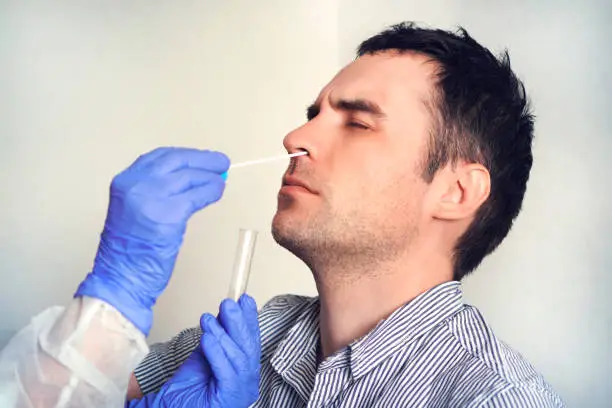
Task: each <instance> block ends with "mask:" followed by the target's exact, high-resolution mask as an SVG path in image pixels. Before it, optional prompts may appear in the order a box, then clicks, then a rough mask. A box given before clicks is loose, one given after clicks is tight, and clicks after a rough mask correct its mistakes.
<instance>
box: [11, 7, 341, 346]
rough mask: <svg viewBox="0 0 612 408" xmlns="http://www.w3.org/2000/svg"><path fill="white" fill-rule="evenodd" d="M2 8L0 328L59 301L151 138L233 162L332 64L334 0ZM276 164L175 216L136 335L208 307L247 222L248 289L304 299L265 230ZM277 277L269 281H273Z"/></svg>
mask: <svg viewBox="0 0 612 408" xmlns="http://www.w3.org/2000/svg"><path fill="white" fill-rule="evenodd" d="M253 4H254V3H253V2H251V1H248V0H244V1H231V2H228V1H221V0H218V1H199V0H198V1H196V0H194V1H183V2H174V1H170V0H167V1H155V2H151V1H140V2H138V1H136V2H134V1H130V2H125V1H120V0H116V1H100V2H54V4H53V5H51V4H50V2H32V1H29V2H23V1H13V2H2V3H0V7H1V8H0V61H1V62H0V81H1V82H0V89H1V90H2V91H1V92H0V108H1V109H0V112H2V113H0V115H2V119H1V120H0V135H1V138H2V139H1V142H0V146H1V147H0V163H2V171H1V172H0V186H2V200H1V205H2V210H1V211H0V225H2V228H0V234H1V236H0V265H1V271H2V272H1V274H2V284H0V310H2V315H1V317H0V329H2V330H13V329H16V328H18V327H20V326H22V325H24V324H25V323H26V322H27V319H28V317H29V316H31V315H33V314H34V313H36V312H38V311H40V310H42V309H43V308H44V307H46V306H48V305H50V304H61V303H64V302H66V299H69V297H70V296H71V295H72V293H73V292H74V290H75V288H76V286H77V285H78V283H79V282H80V280H81V279H82V278H83V276H84V275H85V273H86V272H88V271H89V269H90V267H91V264H92V260H93V256H94V254H95V251H96V248H97V242H98V234H99V232H100V231H101V228H102V225H103V221H104V217H105V210H106V206H107V202H108V197H107V195H108V185H109V182H110V180H111V178H112V177H113V175H115V174H116V173H118V172H119V171H121V170H122V169H124V168H125V167H126V166H128V165H129V164H130V163H131V162H132V161H133V160H134V159H135V158H136V157H137V156H138V155H139V154H141V153H143V152H145V151H148V150H149V149H152V148H154V147H156V146H158V145H184V146H195V147H201V148H211V149H217V150H221V151H224V152H226V153H227V154H228V155H229V156H230V157H231V158H232V159H233V160H235V161H242V160H249V159H254V158H259V157H265V156H269V155H275V154H279V153H283V152H284V148H283V146H282V138H283V137H284V136H285V134H286V133H287V132H288V131H289V130H291V129H293V128H295V127H296V126H298V125H299V124H301V123H303V121H304V119H305V112H306V106H307V105H308V104H310V103H311V102H312V101H313V100H314V98H315V97H316V95H317V93H318V91H319V89H320V88H321V87H322V86H323V85H325V83H326V82H327V81H328V80H329V78H330V77H331V76H332V75H334V74H335V72H336V71H337V69H338V65H337V61H338V50H337V33H336V29H337V10H336V6H335V4H334V2H328V1H326V0H320V1H313V0H300V1H292V2H291V3H288V2H284V1H282V0H277V1H266V2H259V3H258V6H257V7H254V6H253ZM286 165H287V163H282V162H281V163H275V164H269V165H262V166H258V167H255V168H252V169H249V170H244V171H243V170H242V169H239V170H238V169H237V170H235V171H233V172H232V174H231V177H230V179H229V184H228V187H227V189H226V194H225V198H224V200H223V201H222V202H220V203H218V204H216V205H214V206H212V207H210V208H209V209H207V210H206V211H204V212H202V213H200V214H198V215H196V216H195V218H194V219H193V220H192V222H191V223H190V225H189V230H188V233H187V236H186V238H185V245H184V247H183V249H182V251H181V254H180V256H179V260H178V263H177V267H176V273H175V275H174V277H173V279H172V281H171V283H170V285H169V288H168V290H167V291H166V292H165V293H164V294H163V296H162V297H161V299H160V300H159V303H158V306H157V307H156V309H155V312H156V316H155V324H154V328H153V331H152V334H151V337H150V339H151V340H152V341H155V340H161V339H166V338H168V337H170V336H171V335H173V334H175V333H176V332H178V331H179V330H181V329H183V328H185V327H191V326H194V325H197V324H198V321H199V316H200V314H201V313H202V312H203V311H212V312H214V311H215V310H216V308H217V307H218V304H219V301H220V300H221V299H222V298H223V297H224V296H226V294H227V291H228V289H229V279H230V271H231V266H232V262H233V257H234V251H235V248H236V243H237V237H238V229H239V228H240V227H250V228H257V229H258V230H259V231H260V237H259V240H258V245H257V251H256V254H255V259H254V265H253V276H252V279H251V285H250V292H251V293H252V294H253V295H254V296H255V297H256V299H257V300H258V302H259V303H262V302H264V301H266V300H267V299H269V298H270V297H271V296H273V295H274V294H277V293H278V292H279V291H283V292H297V293H309V294H312V293H314V285H313V283H312V278H311V275H310V273H309V272H308V270H307V269H306V268H305V267H304V266H303V265H302V264H301V263H300V262H299V261H297V259H295V258H294V257H293V256H291V255H290V254H289V253H288V252H286V251H285V250H283V249H281V248H280V247H278V246H277V245H276V244H275V243H274V242H273V240H272V238H271V234H270V221H271V218H272V215H273V213H274V210H275V208H276V192H277V190H278V188H279V187H280V178H281V175H282V172H283V171H284V169H285V168H286ZM279 277H280V278H279Z"/></svg>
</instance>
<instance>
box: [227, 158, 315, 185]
mask: <svg viewBox="0 0 612 408" xmlns="http://www.w3.org/2000/svg"><path fill="white" fill-rule="evenodd" d="M306 154H308V152H307V151H301V152H297V153H291V154H284V155H282V156H274V157H267V158H265V159H257V160H250V161H246V162H242V163H236V164H232V165H231V166H230V170H231V169H233V168H236V167H244V166H250V165H251V164H260V163H267V162H269V161H274V160H281V159H290V158H292V157H298V156H304V155H306ZM221 176H223V178H224V179H226V178H227V172H225V173H223V174H222V175H221Z"/></svg>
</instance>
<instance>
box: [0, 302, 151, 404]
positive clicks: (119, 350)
mask: <svg viewBox="0 0 612 408" xmlns="http://www.w3.org/2000/svg"><path fill="white" fill-rule="evenodd" d="M147 352H148V346H147V344H146V342H145V337H144V335H143V333H142V332H141V331H140V330H138V329H137V328H136V327H134V325H132V323H131V322H130V321H128V320H127V319H126V318H125V317H123V315H122V314H121V313H119V312H118V311H117V310H116V309H115V308H113V307H112V306H111V305H109V304H108V303H105V302H103V301H101V300H99V299H94V298H88V297H82V298H81V297H78V298H74V299H73V300H72V301H71V303H70V304H69V305H68V306H67V307H65V308H64V307H60V306H55V307H51V308H49V309H46V310H45V311H43V312H42V313H40V314H39V315H37V316H36V317H34V318H33V319H32V321H31V323H30V325H29V326H27V327H25V328H24V329H22V330H21V331H20V332H19V333H18V334H16V335H15V336H14V337H13V338H12V339H11V341H10V342H9V343H8V344H7V346H6V347H5V348H4V349H3V350H2V351H1V352H0V407H3V408H17V407H19V408H31V407H37V408H38V407H40V408H68V407H79V408H82V407H123V406H124V404H125V398H126V392H127V386H128V381H129V377H130V374H131V372H132V371H133V370H134V368H135V367H136V366H137V365H138V363H139V362H140V361H141V360H142V359H143V358H144V356H145V355H146V354H147Z"/></svg>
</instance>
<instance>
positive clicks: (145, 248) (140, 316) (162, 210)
mask: <svg viewBox="0 0 612 408" xmlns="http://www.w3.org/2000/svg"><path fill="white" fill-rule="evenodd" d="M229 164H230V161H229V159H228V158H227V156H225V155H224V154H222V153H218V152H212V151H202V150H196V149H187V148H168V147H164V148H159V149H156V150H153V151H152V152H150V153H147V154H145V155H143V156H141V157H139V158H138V159H137V160H136V161H135V162H134V163H133V164H132V165H131V166H130V167H129V168H128V169H126V170H125V171H123V172H122V173H120V174H118V175H117V176H116V177H115V178H114V179H113V182H112V184H111V187H110V202H109V206H108V213H107V216H106V223H105V225H104V230H103V232H102V235H101V239H100V245H99V247H98V253H97V255H96V259H95V261H94V266H93V269H92V271H91V273H89V274H88V275H87V277H86V278H85V280H84V281H83V282H82V283H81V285H80V286H79V288H78V289H77V291H76V293H75V296H90V297H95V298H99V299H102V300H104V301H106V302H107V303H109V304H111V305H112V306H114V307H115V308H116V309H117V310H119V311H120V312H121V313H122V314H123V315H124V316H125V317H126V318H127V319H129V320H130V321H131V322H132V323H134V325H135V326H136V327H137V328H138V329H140V330H141V331H142V332H143V333H144V334H145V335H148V334H149V330H150V329H151V324H152V321H153V312H152V308H153V305H154V304H155V302H156V300H157V297H158V296H159V295H160V294H161V293H162V291H163V290H164V289H165V288H166V286H167V285H168V281H169V280H170V276H171V274H172V270H173V268H174V264H175V261H176V257H177V254H178V252H179V248H180V247H181V244H182V242H183V234H184V233H185V229H186V226H187V220H189V218H190V217H191V216H192V215H193V214H194V213H195V212H196V211H198V210H200V209H202V208H204V207H206V206H207V205H209V204H211V203H213V202H216V201H217V200H219V199H220V198H221V196H222V194H223V191H224V188H225V181H224V179H223V178H222V177H221V174H222V173H223V172H226V171H227V170H228V168H229Z"/></svg>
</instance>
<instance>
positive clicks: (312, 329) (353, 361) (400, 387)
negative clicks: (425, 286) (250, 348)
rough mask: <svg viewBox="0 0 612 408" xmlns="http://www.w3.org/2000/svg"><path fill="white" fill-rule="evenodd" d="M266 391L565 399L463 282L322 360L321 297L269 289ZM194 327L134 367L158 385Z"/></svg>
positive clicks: (390, 399) (389, 403) (463, 401)
mask: <svg viewBox="0 0 612 408" xmlns="http://www.w3.org/2000/svg"><path fill="white" fill-rule="evenodd" d="M259 322H260V328H261V341H262V360H261V363H262V366H261V382H260V396H259V399H258V400H257V402H256V403H255V404H254V405H253V406H254V407H381V408H382V407H564V406H565V405H564V404H563V402H562V401H561V399H560V397H559V396H558V395H557V394H556V393H555V392H554V391H553V389H552V388H551V387H550V385H549V384H547V383H546V382H545V381H544V379H543V378H542V376H541V375H539V374H538V373H537V372H536V371H535V369H534V368H533V367H532V366H531V365H530V364H529V363H528V362H527V361H526V360H525V359H524V358H523V357H522V356H521V355H520V354H518V353H517V352H515V351H514V350H512V349H511V348H510V347H509V346H507V345H506V344H505V343H503V342H502V341H500V340H498V339H497V338H496V337H495V335H494V334H493V332H492V331H491V329H490V328H489V326H487V324H486V323H485V321H484V319H483V317H482V315H481V314H480V313H479V312H478V310H476V308H474V307H472V306H469V305H466V304H464V303H463V296H462V292H461V287H460V283H459V282H456V281H453V282H447V283H444V284H441V285H439V286H436V287H434V288H432V289H430V290H429V291H427V292H425V293H423V294H421V295H420V296H418V297H417V298H415V299H414V300H412V301H410V302H409V303H407V304H405V305H404V306H402V307H400V308H399V309H397V310H395V311H394V312H393V313H392V314H391V315H390V316H389V317H388V318H387V319H385V320H383V321H381V322H380V323H379V324H378V325H377V326H376V327H375V328H374V329H373V330H371V331H370V332H369V333H368V334H366V335H365V336H363V337H361V338H359V339H357V340H355V341H354V342H352V343H351V344H350V345H348V346H347V347H345V348H344V349H342V350H339V351H338V352H336V353H335V354H333V355H332V356H330V357H328V358H327V359H325V360H324V361H323V362H321V363H320V364H318V361H317V353H318V349H319V299H318V298H310V297H302V296H293V295H285V296H279V297H275V298H273V299H272V300H271V301H270V302H268V303H267V304H266V305H265V306H264V307H263V309H262V310H261V311H260V314H259ZM200 335H201V332H200V330H199V329H195V328H194V329H188V330H185V331H183V332H181V333H180V334H179V335H178V336H177V337H175V338H174V339H172V340H171V341H169V342H167V343H161V344H156V345H154V346H152V348H151V352H150V353H149V355H148V356H147V357H146V358H145V360H144V361H143V362H142V363H141V364H140V366H139V367H138V368H137V369H136V371H135V375H136V379H137V380H138V383H139V384H140V386H141V389H142V391H143V392H144V393H145V394H146V393H149V392H154V391H156V390H158V389H159V387H160V386H161V385H162V384H163V383H164V382H165V381H166V380H167V379H168V378H170V377H171V376H172V374H173V373H174V371H176V370H177V369H178V366H179V365H180V364H181V363H182V361H183V360H185V359H186V358H187V356H188V355H189V354H190V352H191V351H192V350H193V349H194V348H195V347H196V346H197V345H198V344H199V338H200Z"/></svg>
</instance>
